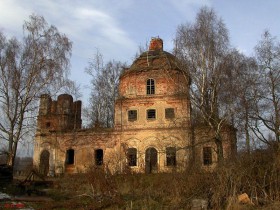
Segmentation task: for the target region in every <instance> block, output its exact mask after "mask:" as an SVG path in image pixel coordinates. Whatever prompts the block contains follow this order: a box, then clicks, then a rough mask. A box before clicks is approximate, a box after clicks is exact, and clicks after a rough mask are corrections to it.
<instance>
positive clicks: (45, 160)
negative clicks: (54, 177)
mask: <svg viewBox="0 0 280 210" xmlns="http://www.w3.org/2000/svg"><path fill="white" fill-rule="evenodd" d="M49 160H50V152H49V151H47V150H43V151H42V153H41V155H40V164H39V173H40V174H42V175H44V176H47V175H48V173H49V168H50V161H49Z"/></svg>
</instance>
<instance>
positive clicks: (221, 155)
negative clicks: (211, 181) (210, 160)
mask: <svg viewBox="0 0 280 210" xmlns="http://www.w3.org/2000/svg"><path fill="white" fill-rule="evenodd" d="M215 144H216V146H217V160H218V165H222V164H223V162H224V151H223V142H222V138H221V136H220V135H219V134H218V135H216V137H215Z"/></svg>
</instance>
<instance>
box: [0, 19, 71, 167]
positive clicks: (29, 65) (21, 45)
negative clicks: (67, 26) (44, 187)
mask: <svg viewBox="0 0 280 210" xmlns="http://www.w3.org/2000/svg"><path fill="white" fill-rule="evenodd" d="M23 32H24V36H23V39H22V40H21V41H19V40H18V39H16V38H11V39H7V37H6V36H5V35H4V34H3V33H0V107H1V109H0V112H1V114H0V140H1V141H6V142H7V145H8V146H7V149H6V152H7V157H8V158H7V164H8V165H11V166H13V165H14V160H15V156H16V152H17V148H18V143H19V142H20V141H24V140H25V137H26V136H27V135H29V134H30V132H31V131H33V129H34V124H35V118H34V116H35V115H36V110H37V102H38V99H39V95H41V94H42V93H46V92H48V90H49V88H50V87H51V86H52V85H54V86H57V84H60V83H61V82H62V81H63V79H64V78H65V76H67V73H68V65H69V57H70V55H71V48H72V43H71V42H70V41H69V39H68V38H67V37H66V36H65V35H64V34H61V33H60V32H59V31H58V30H57V28H56V27H55V26H53V25H51V26H50V25H48V23H47V22H46V21H45V19H44V18H43V17H41V16H36V15H31V16H30V19H29V20H28V21H26V22H25V23H24V25H23Z"/></svg>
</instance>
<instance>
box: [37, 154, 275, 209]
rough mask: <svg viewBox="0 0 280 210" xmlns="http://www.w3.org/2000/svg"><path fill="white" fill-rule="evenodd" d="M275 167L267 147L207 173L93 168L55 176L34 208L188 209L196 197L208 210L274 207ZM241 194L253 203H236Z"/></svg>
mask: <svg viewBox="0 0 280 210" xmlns="http://www.w3.org/2000/svg"><path fill="white" fill-rule="evenodd" d="M279 169H280V168H279V165H278V162H277V155H275V153H271V152H268V151H265V152H263V151H259V152H255V153H254V154H251V155H245V154H244V155H241V156H240V158H239V159H236V160H234V161H233V160H231V162H225V164H224V165H223V166H220V167H219V168H217V170H215V171H214V172H211V173H210V172H205V171H201V170H200V169H198V168H195V167H193V168H191V169H188V170H186V172H184V173H169V174H167V173H161V174H148V175H146V174H131V173H127V174H122V175H112V174H110V173H109V172H108V171H104V170H103V169H102V168H92V169H91V170H89V171H88V173H85V174H74V175H65V176H64V177H62V178H59V179H57V180H56V182H55V183H56V184H55V185H54V188H53V189H52V190H51V191H50V193H49V195H50V196H51V197H52V198H53V199H54V202H51V203H47V204H44V205H43V204H41V206H39V208H40V209H190V208H191V201H192V200H193V199H195V198H196V199H197V198H199V199H205V200H207V201H208V203H209V206H208V207H209V208H211V209H257V208H258V209H262V208H263V209H278V208H279V206H280V205H279V203H277V201H279V200H280V185H279V184H280V170H279ZM242 193H247V194H248V195H249V197H250V198H251V201H252V204H248V205H240V204H238V202H237V196H238V195H240V194H242ZM275 206H276V207H275Z"/></svg>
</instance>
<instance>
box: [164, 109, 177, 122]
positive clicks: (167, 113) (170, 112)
mask: <svg viewBox="0 0 280 210" xmlns="http://www.w3.org/2000/svg"><path fill="white" fill-rule="evenodd" d="M174 117H175V113H174V109H173V108H166V109H165V118H166V119H173V118H174Z"/></svg>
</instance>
